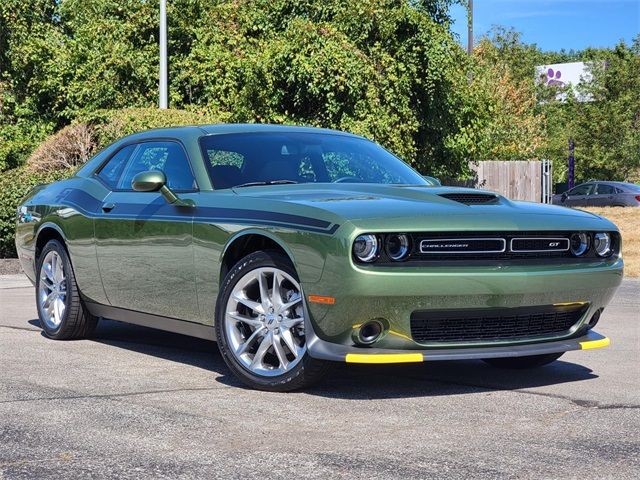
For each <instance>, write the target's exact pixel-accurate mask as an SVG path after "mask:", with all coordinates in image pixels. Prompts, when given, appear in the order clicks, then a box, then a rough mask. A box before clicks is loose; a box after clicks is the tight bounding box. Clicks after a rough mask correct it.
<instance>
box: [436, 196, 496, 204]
mask: <svg viewBox="0 0 640 480" xmlns="http://www.w3.org/2000/svg"><path fill="white" fill-rule="evenodd" d="M439 196H441V197H444V198H446V199H448V200H453V201H454V202H458V203H464V204H465V205H495V204H497V203H498V200H499V197H498V196H497V195H493V194H491V193H440V194H439Z"/></svg>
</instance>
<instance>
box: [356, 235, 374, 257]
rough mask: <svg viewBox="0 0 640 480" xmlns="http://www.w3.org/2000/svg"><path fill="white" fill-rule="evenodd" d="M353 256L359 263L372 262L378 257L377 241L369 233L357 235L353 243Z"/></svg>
mask: <svg viewBox="0 0 640 480" xmlns="http://www.w3.org/2000/svg"><path fill="white" fill-rule="evenodd" d="M353 254H354V255H355V256H356V258H357V259H358V260H360V261H361V262H372V261H373V260H375V259H376V256H377V255H378V239H377V238H376V236H375V235H372V234H370V233H367V234H364V235H359V236H358V237H357V238H356V240H355V241H354V242H353Z"/></svg>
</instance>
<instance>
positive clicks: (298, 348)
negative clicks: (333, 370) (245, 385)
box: [224, 267, 307, 376]
mask: <svg viewBox="0 0 640 480" xmlns="http://www.w3.org/2000/svg"><path fill="white" fill-rule="evenodd" d="M224 322H225V325H224V328H225V333H226V336H227V339H228V342H229V346H230V347H231V348H230V349H231V351H232V353H233V355H234V356H235V358H236V359H237V360H238V361H239V362H240V364H241V365H243V366H244V367H245V368H246V369H248V370H249V371H250V372H252V373H254V374H256V375H263V376H277V375H282V374H283V373H286V372H288V371H289V370H291V369H292V368H293V367H295V366H296V365H297V364H298V362H300V360H301V359H302V357H303V356H304V354H305V352H306V350H307V346H306V344H305V336H304V309H303V306H302V294H301V290H300V285H299V284H298V282H297V281H296V280H295V279H294V278H293V277H292V276H291V275H289V274H287V273H286V272H284V271H282V270H280V269H278V268H274V267H262V268H256V269H255V270H251V271H250V272H248V273H247V274H246V275H244V276H243V277H242V278H241V279H240V280H239V281H238V283H237V284H236V285H235V287H234V288H233V291H232V293H231V295H230V296H229V300H228V301H227V305H226V309H225V318H224Z"/></svg>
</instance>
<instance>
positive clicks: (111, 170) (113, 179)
mask: <svg viewBox="0 0 640 480" xmlns="http://www.w3.org/2000/svg"><path fill="white" fill-rule="evenodd" d="M135 148H136V146H135V145H127V146H126V147H124V148H122V149H120V150H118V152H117V153H116V154H115V155H114V156H113V157H111V158H110V159H109V161H108V162H107V163H106V164H105V165H104V166H103V167H102V168H101V169H100V171H99V172H98V174H97V175H98V177H100V179H101V180H102V181H103V182H104V183H106V184H107V185H108V186H109V188H110V189H111V190H115V189H116V188H117V187H118V180H119V179H120V175H122V171H123V170H124V166H125V165H126V164H127V160H128V159H129V156H130V155H131V153H132V152H133V151H134V150H135Z"/></svg>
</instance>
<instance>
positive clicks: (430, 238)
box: [408, 232, 575, 262]
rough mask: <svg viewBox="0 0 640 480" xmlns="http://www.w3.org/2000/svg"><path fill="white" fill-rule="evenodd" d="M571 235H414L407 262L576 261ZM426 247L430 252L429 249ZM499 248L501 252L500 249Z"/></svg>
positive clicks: (559, 233)
mask: <svg viewBox="0 0 640 480" xmlns="http://www.w3.org/2000/svg"><path fill="white" fill-rule="evenodd" d="M570 235H571V232H455V233H453V232H448V233H444V232H432V233H412V234H410V236H411V240H412V245H413V248H412V250H411V254H410V256H409V259H408V260H409V261H411V260H413V261H424V262H433V261H439V262H442V261H456V260H461V261H469V260H499V261H506V260H519V259H520V260H527V259H531V260H534V259H540V258H562V257H568V258H573V259H575V257H573V255H572V254H571V252H570V251H569V237H570ZM461 240H462V241H461ZM465 241H467V242H465ZM502 242H504V243H505V244H506V248H502ZM465 243H467V244H468V247H467V248H462V247H459V248H447V245H450V244H453V245H460V244H465ZM556 244H557V245H556ZM434 245H435V246H436V247H434ZM427 246H429V248H426V247H427ZM498 246H500V248H497V247H498ZM437 247H440V248H437Z"/></svg>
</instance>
